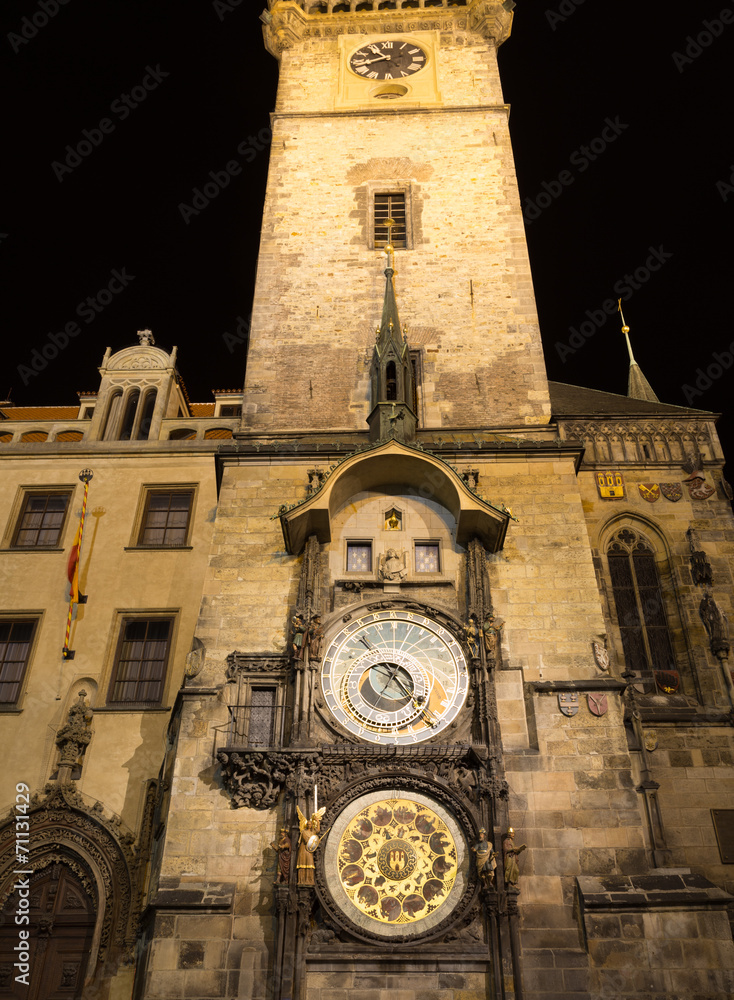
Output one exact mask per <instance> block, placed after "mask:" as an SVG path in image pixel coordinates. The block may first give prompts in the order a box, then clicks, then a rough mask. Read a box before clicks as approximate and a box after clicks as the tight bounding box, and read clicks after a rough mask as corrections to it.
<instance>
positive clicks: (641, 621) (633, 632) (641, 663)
mask: <svg viewBox="0 0 734 1000" xmlns="http://www.w3.org/2000/svg"><path fill="white" fill-rule="evenodd" d="M607 560H608V562H609V574H610V577H611V581H612V593H613V595H614V604H615V607H616V612H617V623H618V625H619V631H620V633H621V636H622V647H623V649H624V658H625V662H626V664H627V669H628V670H634V671H638V672H639V673H642V674H647V675H649V674H650V673H651V672H652V671H653V670H675V657H674V655H673V642H672V636H671V633H670V628H669V627H668V620H667V616H666V613H665V603H664V600H663V591H662V587H661V584H660V574H659V572H658V567H657V564H656V560H655V552H654V550H653V548H652V545H651V544H650V543H649V542H648V541H647V539H646V538H644V537H643V536H642V535H641V534H639V533H638V532H636V531H633V530H632V529H631V528H622V529H621V530H620V531H618V532H617V533H616V534H615V535H614V537H613V538H612V540H611V542H610V543H609V545H608V547H607Z"/></svg>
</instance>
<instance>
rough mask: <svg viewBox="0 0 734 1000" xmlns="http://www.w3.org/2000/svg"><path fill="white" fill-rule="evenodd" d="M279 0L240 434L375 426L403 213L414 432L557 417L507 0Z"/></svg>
mask: <svg viewBox="0 0 734 1000" xmlns="http://www.w3.org/2000/svg"><path fill="white" fill-rule="evenodd" d="M410 4H411V0H381V2H380V3H377V2H374V0H343V2H341V3H336V2H332V0H328V2H322V3H317V2H309V0H271V3H270V6H269V9H268V10H267V11H265V12H264V13H263V15H262V20H263V25H264V36H265V42H266V45H267V47H268V49H269V50H270V51H271V52H272V53H273V54H274V55H276V56H277V57H278V59H279V60H280V79H279V86H278V96H277V102H276V108H275V112H274V114H273V142H272V149H271V163H270V174H269V179H268V187H267V193H266V201H265V209H264V215H263V228H262V237H261V244H260V257H259V263H258V275H257V283H256V290H255V300H254V307H253V319H252V327H251V334H250V351H249V357H248V367H247V377H246V382H245V400H244V408H243V432H244V433H248V432H250V433H256V434H258V435H262V434H263V433H265V434H267V433H270V432H272V433H291V432H293V433H303V432H305V431H309V430H312V431H317V430H324V431H326V430H330V431H349V432H351V433H354V432H355V431H364V432H365V435H366V434H367V419H368V416H369V414H370V412H371V407H372V405H373V400H372V387H371V377H370V374H371V373H370V367H371V361H372V354H373V348H374V330H375V327H376V326H377V325H379V324H380V316H381V313H382V305H383V292H384V279H383V273H382V272H383V264H382V260H383V258H382V251H383V249H384V246H385V244H386V242H387V239H388V229H387V228H386V226H387V223H388V220H392V222H393V223H394V226H393V227H392V242H393V243H394V245H395V248H396V258H395V261H396V262H395V292H396V295H397V300H398V302H399V305H400V316H401V320H402V323H403V324H404V325H405V326H407V343H408V345H409V347H410V351H411V356H412V371H413V372H414V373H415V382H416V391H415V394H414V402H413V405H414V406H415V409H416V418H417V425H418V430H420V429H430V428H447V427H455V428H459V427H465V428H481V427H494V428H498V427H503V428H508V427H512V426H518V425H520V426H522V425H528V424H544V423H546V422H547V421H548V419H549V415H550V403H549V398H548V389H547V381H546V375H545V367H544V363H543V357H542V351H541V345H540V336H539V331H538V322H537V315H536V310H535V302H534V298H533V293H532V279H531V275H530V267H529V262H528V257H527V248H526V244H525V232H524V226H523V220H522V212H521V206H520V199H519V195H518V191H517V184H516V178H515V170H514V164H513V161H512V152H511V148H510V140H509V132H508V124H507V119H508V110H509V109H508V107H507V105H506V104H505V103H504V98H503V96H502V89H501V85H500V78H499V71H498V67H497V47H498V46H499V44H500V43H501V42H502V41H504V40H505V39H506V38H507V37H508V35H509V32H510V28H511V24H512V14H511V13H510V12H508V10H507V9H506V6H507V7H511V6H512V5H511V4H510V3H509V2H508V3H507V4H506V5H503V4H502V3H500V2H496V0H467V2H466V3H462V2H454V3H452V2H450V0H435V2H434V3H433V5H432V6H429V0H413V5H412V6H410Z"/></svg>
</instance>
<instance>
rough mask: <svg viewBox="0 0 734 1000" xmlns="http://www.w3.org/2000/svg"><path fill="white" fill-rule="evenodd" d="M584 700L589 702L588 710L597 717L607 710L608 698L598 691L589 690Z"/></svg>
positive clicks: (604, 713)
mask: <svg viewBox="0 0 734 1000" xmlns="http://www.w3.org/2000/svg"><path fill="white" fill-rule="evenodd" d="M586 700H587V702H588V704H589V711H590V712H591V714H592V715H596V716H597V718H601V716H602V715H606V714H607V711H608V710H609V699H608V698H607V696H606V695H605V694H602V693H600V692H596V691H595V692H591V691H590V692H589V693H588V694H587V696H586Z"/></svg>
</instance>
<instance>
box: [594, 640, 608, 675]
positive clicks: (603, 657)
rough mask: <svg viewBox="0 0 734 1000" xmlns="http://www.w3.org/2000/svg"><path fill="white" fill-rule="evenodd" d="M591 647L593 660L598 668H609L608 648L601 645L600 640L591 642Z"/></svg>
mask: <svg viewBox="0 0 734 1000" xmlns="http://www.w3.org/2000/svg"><path fill="white" fill-rule="evenodd" d="M591 647H592V649H593V650H594V660H595V661H596V665H597V667H598V668H599V669H600V670H609V650H608V649H607V647H606V646H602V644H601V643H600V642H592V644H591Z"/></svg>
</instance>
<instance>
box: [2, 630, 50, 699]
mask: <svg viewBox="0 0 734 1000" xmlns="http://www.w3.org/2000/svg"><path fill="white" fill-rule="evenodd" d="M40 623H41V615H40V614H38V613H36V614H34V613H33V612H28V613H24V612H13V613H6V614H2V615H0V626H2V625H9V626H10V628H11V632H10V635H9V637H8V638H9V639H10V638H12V628H13V626H14V625H27V624H30V625H31V626H32V628H31V634H30V637H29V638H28V640H27V649H26V651H25V658H24V659H23V661H22V663H23V665H22V669H21V673H20V677H18V678H17V680H14V681H10V680H6V679H5V662H6V661H5V646H6V641H2V642H0V696H1V695H2V692H3V687H4V685H5V684H15V685H16V694H15V698H14V699H13V700H12V701H11V700H7V701H0V714H1V713H5V712H12V713H15V712H19V711H20V710H21V705H20V703H21V700H22V698H23V694H24V692H25V686H26V682H27V680H28V676H29V674H30V669H29V668H30V664H31V661H32V659H33V654H34V650H35V646H36V642H37V640H38V636H39V633H40V631H41V629H40ZM16 662H17V661H16Z"/></svg>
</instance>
